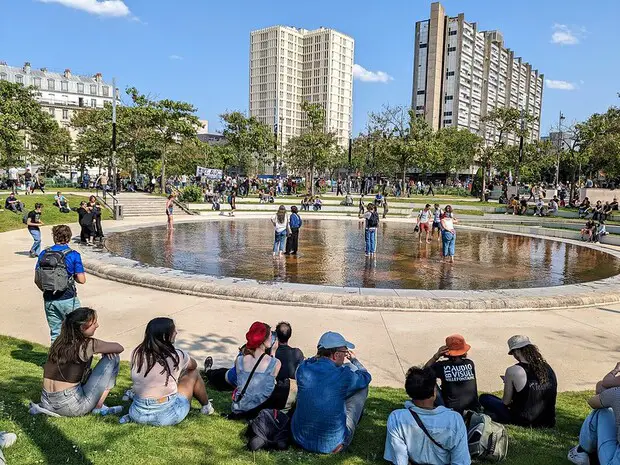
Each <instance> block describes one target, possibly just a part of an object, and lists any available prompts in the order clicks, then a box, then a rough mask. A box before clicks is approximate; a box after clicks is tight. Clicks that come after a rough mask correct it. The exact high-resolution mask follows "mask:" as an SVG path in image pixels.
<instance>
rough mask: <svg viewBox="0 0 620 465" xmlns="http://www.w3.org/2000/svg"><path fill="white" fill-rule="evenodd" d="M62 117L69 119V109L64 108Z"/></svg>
mask: <svg viewBox="0 0 620 465" xmlns="http://www.w3.org/2000/svg"><path fill="white" fill-rule="evenodd" d="M62 119H69V110H62Z"/></svg>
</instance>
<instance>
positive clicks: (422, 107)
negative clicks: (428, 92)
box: [415, 105, 424, 110]
mask: <svg viewBox="0 0 620 465" xmlns="http://www.w3.org/2000/svg"><path fill="white" fill-rule="evenodd" d="M415 109H416V110H424V105H418V106H417V107H415Z"/></svg>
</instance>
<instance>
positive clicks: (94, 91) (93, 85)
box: [90, 84, 97, 95]
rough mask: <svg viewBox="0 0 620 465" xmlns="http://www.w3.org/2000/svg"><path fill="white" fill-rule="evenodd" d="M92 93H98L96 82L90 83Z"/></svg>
mask: <svg viewBox="0 0 620 465" xmlns="http://www.w3.org/2000/svg"><path fill="white" fill-rule="evenodd" d="M90 95H97V86H96V85H95V84H91V85H90Z"/></svg>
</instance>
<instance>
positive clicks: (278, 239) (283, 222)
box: [271, 205, 289, 257]
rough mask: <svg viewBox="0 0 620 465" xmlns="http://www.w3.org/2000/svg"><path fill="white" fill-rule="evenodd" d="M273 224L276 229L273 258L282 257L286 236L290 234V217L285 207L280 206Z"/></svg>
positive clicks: (272, 219)
mask: <svg viewBox="0 0 620 465" xmlns="http://www.w3.org/2000/svg"><path fill="white" fill-rule="evenodd" d="M271 223H272V224H273V228H274V239H273V256H274V257H278V256H279V257H281V256H282V254H284V252H285V241H286V236H288V234H289V222H288V215H287V213H286V207H285V206H284V205H280V207H279V208H278V212H277V213H276V214H275V215H274V216H273V217H272V218H271Z"/></svg>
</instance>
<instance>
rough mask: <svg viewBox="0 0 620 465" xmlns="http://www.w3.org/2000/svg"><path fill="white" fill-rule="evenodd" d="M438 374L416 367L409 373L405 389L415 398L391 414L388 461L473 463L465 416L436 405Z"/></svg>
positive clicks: (401, 463) (401, 464)
mask: <svg viewBox="0 0 620 465" xmlns="http://www.w3.org/2000/svg"><path fill="white" fill-rule="evenodd" d="M435 376H436V375H435V372H434V371H433V370H432V369H431V368H417V367H412V368H410V369H409V371H408V372H407V378H406V380H405V390H406V391H407V395H408V396H409V397H410V398H411V401H407V402H405V408H404V409H400V410H395V411H393V412H392V413H391V414H390V416H389V417H388V421H387V436H386V438H385V451H384V454H383V458H384V459H385V460H387V461H388V462H390V463H392V464H394V465H408V464H410V463H424V464H427V465H446V464H449V465H470V464H471V458H470V456H469V446H468V445H467V428H466V427H465V422H464V421H463V417H462V416H461V415H459V414H458V413H457V412H455V411H453V410H450V409H448V408H446V407H443V406H440V407H435V399H436V397H437V394H436V378H435ZM416 417H417V419H416ZM418 420H419V421H420V422H421V424H422V425H424V428H426V432H425V431H424V430H423V429H422V428H421V427H420V426H419V423H418ZM431 437H432V439H431Z"/></svg>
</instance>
